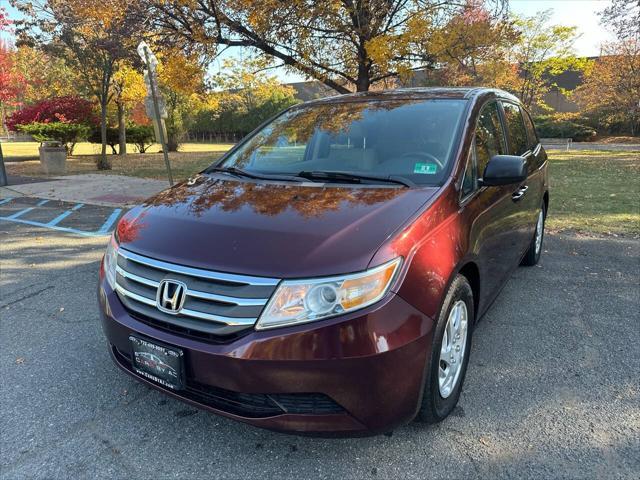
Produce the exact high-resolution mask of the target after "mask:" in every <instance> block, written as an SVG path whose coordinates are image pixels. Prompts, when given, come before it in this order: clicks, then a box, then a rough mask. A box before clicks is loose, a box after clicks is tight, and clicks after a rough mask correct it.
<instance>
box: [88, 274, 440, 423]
mask: <svg viewBox="0 0 640 480" xmlns="http://www.w3.org/2000/svg"><path fill="white" fill-rule="evenodd" d="M98 297H99V302H100V311H101V317H102V327H103V330H104V333H105V335H106V337H107V340H108V342H109V348H110V351H111V355H112V358H113V360H114V361H115V363H116V364H117V365H118V366H119V367H120V368H122V369H123V370H124V371H126V372H127V373H129V374H130V375H132V376H134V377H135V378H137V379H138V380H139V381H141V382H144V383H146V384H148V385H150V386H152V387H154V388H156V389H159V390H161V391H163V392H165V393H167V394H169V395H171V396H173V397H176V398H179V399H181V400H183V401H186V402H188V403H191V404H193V405H195V406H197V407H199V408H203V409H206V410H210V411H212V412H214V413H217V414H220V415H224V416H226V417H230V418H234V419H236V420H240V421H243V422H247V423H250V424H252V425H255V426H258V427H263V428H269V429H272V430H280V431H287V432H297V433H305V432H309V433H312V432H313V433H327V434H329V433H333V434H345V435H366V434H375V433H380V432H386V431H389V430H391V429H393V428H394V427H396V426H398V425H400V424H403V423H407V422H409V421H410V420H411V419H413V417H414V416H415V414H416V412H417V409H418V406H419V403H420V397H421V392H422V385H423V376H424V372H425V366H426V359H427V358H429V357H430V349H431V334H432V327H433V322H432V320H431V319H429V318H428V317H426V316H425V315H423V314H422V313H421V312H419V311H418V310H416V309H415V308H414V307H412V306H411V305H409V304H408V303H407V302H405V301H404V300H403V299H402V298H400V297H399V296H397V295H394V294H389V295H388V296H387V297H385V298H384V299H383V300H381V301H380V302H379V303H378V304H376V305H374V306H371V307H369V308H368V309H365V310H362V311H360V312H354V313H352V314H349V315H344V316H341V317H336V318H333V319H328V320H324V321H319V322H316V323H310V324H306V325H299V326H293V327H284V328H279V329H274V330H267V331H251V332H250V333H248V334H247V335H245V336H242V337H240V338H237V339H235V340H233V341H230V342H228V343H219V344H214V343H209V342H205V341H202V340H196V339H192V338H187V337H183V336H179V335H176V334H174V333H171V332H168V331H165V330H163V329H160V328H156V327H154V326H151V325H149V324H148V323H145V322H143V321H140V320H139V319H136V318H135V317H133V316H132V315H130V314H129V312H127V310H125V308H124V306H123V304H122V303H121V302H120V300H119V298H118V296H117V294H116V293H115V292H113V290H111V288H110V287H109V285H108V284H107V283H106V281H104V280H101V283H100V287H99V295H98ZM132 333H136V334H138V335H142V336H144V337H147V338H148V339H150V340H152V341H153V340H156V341H159V342H161V343H165V344H169V345H173V346H176V347H179V348H181V349H182V350H183V351H184V357H185V373H186V384H187V388H186V389H185V390H180V391H173V390H170V389H168V388H165V387H162V386H160V385H158V384H156V383H154V382H151V381H149V380H147V379H145V378H143V377H141V376H139V375H138V374H136V373H135V372H134V371H133V370H132V368H131V356H130V351H131V346H130V341H129V335H130V334H132ZM264 402H266V403H264ZM296 402H297V403H296ZM300 402H302V403H300ZM309 402H311V403H309ZM274 403H275V404H276V405H277V406H279V407H280V409H279V410H278V409H276V410H274V409H273V405H274ZM300 405H302V406H303V407H304V408H302V407H300ZM265 406H268V407H269V408H266V409H265V408H263V407H265ZM299 407H300V408H299ZM305 408H306V409H305ZM301 412H303V413H301Z"/></svg>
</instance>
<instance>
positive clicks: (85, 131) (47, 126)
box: [16, 122, 91, 155]
mask: <svg viewBox="0 0 640 480" xmlns="http://www.w3.org/2000/svg"><path fill="white" fill-rule="evenodd" d="M16 128H17V129H18V130H20V131H21V132H24V133H26V134H28V135H31V136H33V138H34V139H35V140H37V141H38V142H45V141H50V140H56V141H58V142H61V143H62V144H64V146H65V147H66V149H67V153H68V154H69V155H72V154H73V148H74V147H75V145H76V143H77V142H79V141H81V140H85V139H86V138H87V137H88V136H89V133H90V130H91V127H89V125H86V124H84V123H67V122H51V123H39V122H36V123H29V124H28V125H16Z"/></svg>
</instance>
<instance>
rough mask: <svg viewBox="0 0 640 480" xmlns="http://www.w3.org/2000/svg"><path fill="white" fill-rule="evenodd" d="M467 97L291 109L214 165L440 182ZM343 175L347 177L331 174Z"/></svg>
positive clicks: (257, 171)
mask: <svg viewBox="0 0 640 480" xmlns="http://www.w3.org/2000/svg"><path fill="white" fill-rule="evenodd" d="M465 104H466V102H465V101H464V100H410V101H407V100H402V101H398V100H388V101H368V102H349V103H329V104H320V105H310V106H306V107H300V108H294V109H292V110H289V111H287V112H285V113H283V114H282V115H280V116H279V117H277V118H276V119H274V120H273V121H272V122H270V123H269V124H267V125H266V126H265V127H263V128H262V129H261V130H260V131H258V132H257V133H256V134H254V135H253V136H252V137H250V138H249V139H247V140H246V141H245V142H244V143H243V144H242V145H241V146H240V147H239V148H238V149H237V150H236V151H234V152H232V153H231V154H230V155H229V156H228V157H227V158H226V159H225V160H224V161H223V162H222V163H221V164H219V165H216V167H218V168H219V167H223V168H237V169H242V170H243V171H245V172H251V173H254V174H264V175H268V174H274V175H280V176H282V175H297V174H300V173H303V172H307V173H308V172H313V173H314V174H315V173H319V172H349V173H351V174H359V175H363V176H366V175H370V176H371V177H388V176H391V177H401V178H405V179H409V180H410V181H411V182H413V183H416V184H421V185H439V184H441V183H442V182H443V181H444V178H445V176H446V173H447V171H448V165H449V162H451V161H452V160H451V157H452V153H453V151H454V140H455V138H456V132H457V131H458V126H459V124H460V119H461V118H462V113H463V111H464V108H465ZM309 178H311V177H309ZM325 179H326V178H325ZM340 179H344V176H342V177H340V178H337V179H336V178H334V180H338V181H339V180H340ZM365 180H366V179H365ZM369 180H372V179H371V178H369ZM373 181H374V180H372V182H373Z"/></svg>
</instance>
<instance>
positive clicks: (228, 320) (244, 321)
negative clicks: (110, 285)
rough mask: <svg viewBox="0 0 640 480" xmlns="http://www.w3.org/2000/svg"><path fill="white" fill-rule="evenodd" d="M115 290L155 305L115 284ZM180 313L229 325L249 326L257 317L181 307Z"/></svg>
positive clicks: (136, 299) (141, 301)
mask: <svg viewBox="0 0 640 480" xmlns="http://www.w3.org/2000/svg"><path fill="white" fill-rule="evenodd" d="M116 292H118V293H119V294H121V295H124V296H125V297H129V298H131V299H132V300H135V301H136V302H140V303H144V304H145V305H149V306H152V307H155V306H156V302H155V300H151V299H149V298H147V297H143V296H142V295H138V294H137V293H133V292H131V291H129V290H127V289H126V288H123V287H121V286H120V285H117V284H116ZM180 315H185V316H187V317H192V318H200V319H202V320H211V321H214V322H219V323H224V324H225V325H230V326H251V325H253V324H254V323H256V320H257V318H233V317H224V316H222V315H213V314H211V313H204V312H196V311H195V310H189V309H186V308H183V309H182V310H180Z"/></svg>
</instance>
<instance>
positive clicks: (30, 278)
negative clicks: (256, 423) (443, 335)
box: [0, 199, 640, 479]
mask: <svg viewBox="0 0 640 480" xmlns="http://www.w3.org/2000/svg"><path fill="white" fill-rule="evenodd" d="M40 202H42V200H40V199H20V201H17V200H12V201H11V202H5V203H4V204H3V205H0V217H3V218H0V245H1V247H0V249H1V250H0V256H1V259H0V261H1V268H2V273H1V276H0V292H1V294H0V366H1V367H0V368H1V372H0V381H1V382H2V389H1V394H0V395H1V396H0V405H1V411H2V415H1V417H0V418H1V420H0V421H1V424H0V432H1V433H0V440H1V444H0V451H1V452H2V454H1V455H0V462H1V463H0V472H1V476H2V478H5V479H13V478H114V477H115V478H125V477H126V478H132V477H137V478H225V479H228V478H296V479H299V478H340V479H351V478H354V479H355V478H358V479H360V478H384V479H386V478H454V479H459V478H550V477H554V478H560V477H562V478H585V477H592V478H593V477H596V478H638V477H640V381H639V378H640V377H639V376H638V372H639V371H640V314H639V312H640V285H639V270H640V269H639V267H640V246H639V244H638V241H637V240H630V239H614V238H607V239H596V238H588V237H578V236H569V235H549V236H548V237H547V239H546V244H545V247H544V248H545V253H544V255H543V258H542V261H541V264H540V265H539V266H538V267H534V268H528V269H526V268H520V269H518V270H517V271H516V273H515V274H514V275H513V277H512V279H511V280H510V282H509V283H508V284H507V286H506V288H505V289H504V291H503V292H502V294H501V296H500V297H499V298H498V300H497V301H496V303H495V304H494V305H493V307H492V308H491V310H490V311H489V313H488V314H487V315H486V316H485V318H484V320H483V321H482V322H481V323H480V324H479V325H478V327H477V328H476V330H475V332H474V339H473V342H474V343H473V348H472V354H471V361H470V366H469V371H468V375H467V380H466V383H465V389H464V391H463V394H462V397H461V401H460V404H459V406H458V407H457V409H456V410H455V411H454V414H453V415H452V417H450V418H449V419H447V420H446V421H444V422H443V423H441V424H439V425H436V426H432V427H427V426H424V425H419V424H412V425H408V426H406V427H403V428H399V429H397V430H396V431H394V432H393V434H392V435H390V436H384V435H383V436H376V437H370V438H359V439H320V438H308V437H298V436H291V435H284V434H278V433H272V432H269V431H264V430H259V429H256V428H253V427H250V426H247V425H244V424H241V423H237V422H234V421H231V420H228V419H225V418H222V417H218V416H216V415H212V414H210V413H206V412H203V411H198V410H196V409H194V408H192V407H191V406H189V405H186V404H183V403H181V402H179V401H176V400H173V399H171V398H168V397H166V396H164V395H162V394H160V393H158V392H156V391H152V390H150V389H148V388H147V387H145V386H143V385H140V384H138V383H137V382H135V381H134V380H132V379H131V378H129V377H128V376H126V375H125V374H123V373H122V372H120V371H119V370H118V369H117V368H116V367H115V366H114V365H113V364H112V363H111V360H110V358H109V354H108V352H107V348H106V345H105V341H104V339H103V335H102V332H101V328H100V324H99V320H98V312H97V306H96V300H95V289H96V283H97V273H98V268H99V260H100V258H101V255H102V252H103V249H104V246H105V244H106V240H107V237H106V236H104V235H103V234H104V233H105V232H107V231H109V229H110V228H112V226H113V223H114V222H115V221H116V220H117V218H118V216H119V215H121V212H117V213H116V212H115V209H114V208H111V207H95V206H91V205H82V206H81V207H78V208H75V207H76V205H77V204H72V203H69V204H66V203H59V202H56V201H49V202H47V203H43V204H40V205H39V203H40ZM74 208H75V210H74ZM26 209H31V210H27V211H25V210H26ZM68 211H71V213H69V214H68V215H66V216H64V217H63V218H61V219H60V220H59V221H58V222H56V223H54V224H51V223H52V222H53V221H54V220H55V219H57V218H60V216H61V215H63V214H64V213H65V212H68ZM19 212H23V213H21V214H19V215H17V216H16V214H18V213H19ZM12 216H13V218H10V217H12ZM8 217H9V218H8ZM15 220H23V221H21V222H18V221H15ZM109 221H111V223H108V222H109ZM105 225H106V226H105ZM51 227H59V228H57V229H56V228H51ZM62 229H66V230H62ZM74 230H75V231H74ZM83 232H84V233H83Z"/></svg>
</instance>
